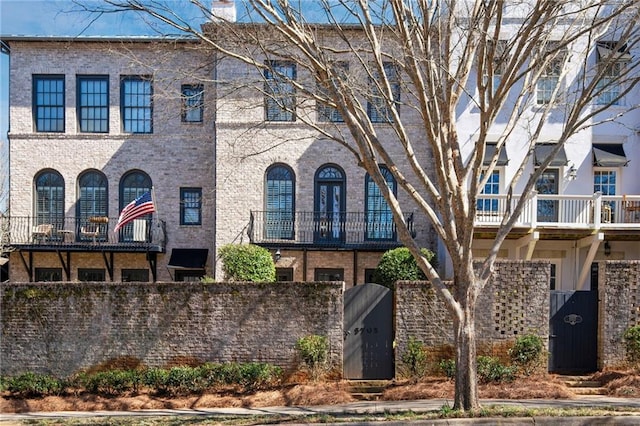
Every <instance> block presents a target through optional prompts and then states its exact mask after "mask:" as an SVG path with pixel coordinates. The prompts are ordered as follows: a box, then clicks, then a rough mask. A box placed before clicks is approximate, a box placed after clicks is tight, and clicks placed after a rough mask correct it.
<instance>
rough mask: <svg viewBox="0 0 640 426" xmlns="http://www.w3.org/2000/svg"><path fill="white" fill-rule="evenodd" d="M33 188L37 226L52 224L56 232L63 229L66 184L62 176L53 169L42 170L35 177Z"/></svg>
mask: <svg viewBox="0 0 640 426" xmlns="http://www.w3.org/2000/svg"><path fill="white" fill-rule="evenodd" d="M33 186H34V193H33V196H34V199H33V203H34V206H33V211H34V216H35V218H34V219H35V224H36V225H42V224H52V225H54V228H55V229H56V230H58V229H63V227H64V215H65V182H64V178H63V177H62V175H61V174H60V173H59V172H58V171H57V170H53V169H44V170H41V171H40V172H38V173H37V174H36V175H35V177H34V179H33Z"/></svg>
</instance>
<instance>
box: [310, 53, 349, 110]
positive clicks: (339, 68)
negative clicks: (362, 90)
mask: <svg viewBox="0 0 640 426" xmlns="http://www.w3.org/2000/svg"><path fill="white" fill-rule="evenodd" d="M332 65H333V72H334V73H335V77H334V78H338V79H340V80H342V81H343V82H344V81H346V79H347V74H348V72H349V63H348V62H345V61H339V62H334V63H333V64H332ZM330 83H331V82H328V84H330ZM318 92H319V93H320V95H321V96H322V97H328V91H327V89H326V88H325V87H323V86H322V85H320V84H318ZM317 111H318V121H325V122H326V121H329V122H333V123H342V122H344V118H343V117H342V114H340V112H339V111H338V109H337V108H334V107H332V106H330V105H327V104H325V103H322V102H320V101H318V104H317Z"/></svg>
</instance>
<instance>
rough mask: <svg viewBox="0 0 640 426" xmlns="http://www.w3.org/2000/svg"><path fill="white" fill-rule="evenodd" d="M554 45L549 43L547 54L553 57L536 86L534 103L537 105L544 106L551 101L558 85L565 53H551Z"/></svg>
mask: <svg viewBox="0 0 640 426" xmlns="http://www.w3.org/2000/svg"><path fill="white" fill-rule="evenodd" d="M554 44H555V43H553V42H552V43H550V44H549V46H548V48H547V50H548V53H547V54H548V55H554V57H553V58H551V59H550V60H549V62H547V64H546V65H545V66H544V69H543V70H542V73H541V74H540V77H539V79H538V82H537V85H536V103H537V104H538V105H546V104H548V103H550V102H551V101H553V97H554V95H553V93H554V92H555V90H556V87H558V84H559V83H560V75H561V74H562V67H563V65H564V60H565V57H566V53H565V52H564V51H556V52H553V49H554V47H555V46H554Z"/></svg>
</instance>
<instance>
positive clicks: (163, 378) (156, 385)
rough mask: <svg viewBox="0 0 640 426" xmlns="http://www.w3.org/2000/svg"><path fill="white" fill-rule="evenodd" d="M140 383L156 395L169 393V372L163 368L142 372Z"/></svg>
mask: <svg viewBox="0 0 640 426" xmlns="http://www.w3.org/2000/svg"><path fill="white" fill-rule="evenodd" d="M142 382H143V384H144V385H145V386H146V387H148V388H150V389H153V390H154V391H155V392H156V393H159V394H166V393H169V371H168V370H166V369H164V368H148V369H146V370H144V371H143V373H142Z"/></svg>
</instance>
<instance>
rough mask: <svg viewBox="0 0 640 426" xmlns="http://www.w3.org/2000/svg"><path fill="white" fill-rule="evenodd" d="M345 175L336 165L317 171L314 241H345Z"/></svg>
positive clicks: (335, 242) (322, 242)
mask: <svg viewBox="0 0 640 426" xmlns="http://www.w3.org/2000/svg"><path fill="white" fill-rule="evenodd" d="M344 216H345V177H344V172H343V171H342V169H340V168H339V167H338V166H336V165H330V164H328V165H325V166H323V167H321V168H320V169H319V170H318V172H317V173H316V180H315V213H314V242H315V243H316V244H330V245H334V244H339V243H341V242H343V241H344V221H345V217H344Z"/></svg>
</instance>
